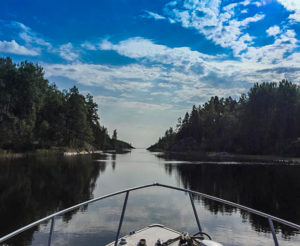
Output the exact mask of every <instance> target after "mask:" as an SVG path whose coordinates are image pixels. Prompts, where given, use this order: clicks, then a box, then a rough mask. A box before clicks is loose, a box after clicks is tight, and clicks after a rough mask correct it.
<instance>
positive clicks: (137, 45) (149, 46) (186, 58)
mask: <svg viewBox="0 0 300 246" xmlns="http://www.w3.org/2000/svg"><path fill="white" fill-rule="evenodd" d="M99 47H100V49H102V50H115V51H117V52H118V53H119V54H120V55H123V56H127V57H130V58H138V59H147V60H149V61H155V62H158V61H159V62H161V63H164V64H175V65H181V64H182V63H186V62H188V63H195V62H203V60H204V59H206V60H210V59H217V58H218V57H215V56H210V55H206V54H203V53H201V52H199V51H193V50H191V49H190V48H189V47H178V48H170V47H168V46H165V45H161V44H156V43H154V42H153V41H152V40H149V39H145V38H142V37H133V38H129V39H127V40H123V41H121V42H119V43H117V44H113V43H111V42H109V41H108V40H103V41H102V42H101V43H100V45H99Z"/></svg>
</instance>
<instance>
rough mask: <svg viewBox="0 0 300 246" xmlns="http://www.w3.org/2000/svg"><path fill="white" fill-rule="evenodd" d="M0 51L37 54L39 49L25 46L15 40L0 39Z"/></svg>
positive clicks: (29, 54)
mask: <svg viewBox="0 0 300 246" xmlns="http://www.w3.org/2000/svg"><path fill="white" fill-rule="evenodd" d="M0 51H1V52H4V53H10V54H16V55H28V56H37V55H39V51H38V50H37V49H33V48H26V47H25V46H22V45H19V44H18V43H17V42H16V41H15V40H12V41H5V40H4V41H0Z"/></svg>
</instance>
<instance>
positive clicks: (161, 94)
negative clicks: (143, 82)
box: [150, 91, 172, 96]
mask: <svg viewBox="0 0 300 246" xmlns="http://www.w3.org/2000/svg"><path fill="white" fill-rule="evenodd" d="M150 94H151V95H152V96H171V95H172V94H171V93H170V92H167V91H155V92H151V93H150Z"/></svg>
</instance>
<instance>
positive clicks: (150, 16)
mask: <svg viewBox="0 0 300 246" xmlns="http://www.w3.org/2000/svg"><path fill="white" fill-rule="evenodd" d="M145 12H146V14H144V15H142V17H143V18H148V19H155V20H165V19H166V17H164V16H162V15H160V14H157V13H154V12H151V11H145Z"/></svg>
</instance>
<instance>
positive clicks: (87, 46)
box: [80, 41, 97, 50]
mask: <svg viewBox="0 0 300 246" xmlns="http://www.w3.org/2000/svg"><path fill="white" fill-rule="evenodd" d="M80 46H81V47H82V48H84V49H87V50H97V48H96V46H95V45H93V44H91V43H90V42H87V41H86V42H84V43H82V44H81V45H80Z"/></svg>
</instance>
